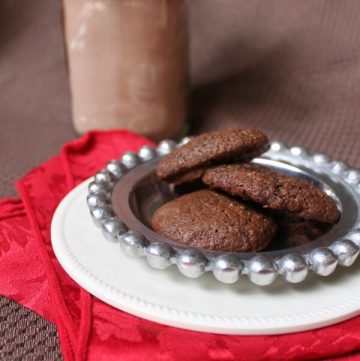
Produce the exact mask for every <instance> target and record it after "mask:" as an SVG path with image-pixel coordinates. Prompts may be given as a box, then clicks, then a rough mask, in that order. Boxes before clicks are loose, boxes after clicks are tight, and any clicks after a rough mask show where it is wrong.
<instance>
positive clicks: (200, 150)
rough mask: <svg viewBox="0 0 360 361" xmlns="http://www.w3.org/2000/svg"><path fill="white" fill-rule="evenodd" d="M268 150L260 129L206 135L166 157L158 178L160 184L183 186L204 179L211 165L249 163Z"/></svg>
mask: <svg viewBox="0 0 360 361" xmlns="http://www.w3.org/2000/svg"><path fill="white" fill-rule="evenodd" d="M268 147H269V141H268V138H267V137H266V135H265V134H263V133H262V132H261V131H259V130H257V129H238V128H235V129H224V130H218V131H214V132H211V133H204V134H202V135H199V136H198V137H195V138H193V139H192V140H191V141H190V142H189V143H187V144H185V145H183V146H181V147H179V148H177V149H175V150H174V151H173V152H172V153H170V154H169V155H167V156H166V157H164V158H163V159H162V160H161V161H160V163H159V165H158V167H157V170H156V174H157V176H158V178H159V180H165V181H167V182H172V183H184V182H188V181H192V180H194V179H197V178H201V176H202V175H203V173H204V171H205V169H206V168H207V167H209V166H211V165H214V164H220V163H229V162H234V161H248V160H251V159H252V158H254V157H257V156H259V155H260V154H262V153H263V152H265V151H266V150H267V149H268Z"/></svg>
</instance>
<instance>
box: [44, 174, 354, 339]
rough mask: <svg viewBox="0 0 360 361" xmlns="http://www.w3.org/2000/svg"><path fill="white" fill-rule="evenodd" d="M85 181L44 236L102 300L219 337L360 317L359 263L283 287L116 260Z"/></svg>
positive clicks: (302, 327)
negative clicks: (97, 222) (193, 275)
mask: <svg viewBox="0 0 360 361" xmlns="http://www.w3.org/2000/svg"><path fill="white" fill-rule="evenodd" d="M88 183H89V181H86V182H84V183H82V184H81V185H79V186H78V187H77V188H75V189H74V190H73V191H72V192H70V193H69V194H68V195H67V196H66V197H65V198H64V200H63V201H62V202H61V203H60V205H59V207H58V208H57V210H56V212H55V215H54V217H53V220H52V226H51V236H52V244H53V248H54V251H55V254H56V256H57V258H58V260H59V262H60V263H61V265H62V266H63V267H64V269H65V271H66V272H67V273H68V274H69V275H70V276H71V277H72V278H73V279H74V280H75V281H76V282H77V283H78V284H79V285H80V286H82V287H83V288H85V289H86V290H87V291H89V292H90V293H91V294H93V295H95V296H96V297H98V298H99V299H101V300H103V301H104V302H106V303H108V304H110V305H112V306H114V307H116V308H119V309H121V310H124V311H126V312H129V313H132V314H134V315H137V316H139V317H143V318H146V319H149V320H152V321H156V322H159V323H163V324H166V325H171V326H176V327H180V328H185V329H190V330H196V331H204V332H215V333H224V334H239V335H240V334H241V335H245V334H247V335H259V334H279V333H288V332H296V331H304V330H310V329H314V328H318V327H322V326H326V325H330V324H333V323H336V322H339V321H342V320H345V319H348V318H350V317H352V316H355V315H357V314H359V313H360V287H359V283H360V272H359V271H360V270H359V268H360V263H359V262H357V263H356V264H355V265H354V266H352V267H350V268H346V269H341V270H340V269H339V270H338V271H337V272H336V273H335V274H333V275H331V276H329V277H326V278H319V277H317V276H315V275H314V274H311V275H309V276H308V278H307V279H306V281H305V282H303V283H301V284H297V285H290V284H287V283H285V282H283V281H282V280H278V281H276V282H274V283H273V284H272V285H271V286H267V287H263V288H262V287H259V286H255V285H253V284H251V283H250V282H249V281H248V280H247V279H246V278H245V277H244V278H243V279H240V281H239V282H238V283H236V284H233V285H226V284H221V283H219V282H218V281H216V280H215V279H214V278H213V276H212V274H210V273H206V274H204V275H203V276H201V277H200V278H198V279H189V278H186V277H184V276H182V275H181V274H180V273H179V272H178V271H177V270H176V269H175V268H174V266H171V267H170V269H168V270H167V272H164V271H161V270H155V269H153V268H151V267H150V266H149V265H148V264H147V263H146V262H144V260H143V259H141V258H139V259H135V258H134V259H132V258H129V257H128V256H126V255H124V254H122V252H121V249H120V246H119V245H118V244H115V243H110V242H108V241H106V240H105V238H104V237H103V235H102V232H101V230H100V229H99V228H96V227H95V225H94V224H93V222H92V219H91V217H90V215H89V210H88V207H87V204H86V195H87V185H88Z"/></svg>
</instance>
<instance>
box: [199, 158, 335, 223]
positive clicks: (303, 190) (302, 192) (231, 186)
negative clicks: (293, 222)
mask: <svg viewBox="0 0 360 361" xmlns="http://www.w3.org/2000/svg"><path fill="white" fill-rule="evenodd" d="M202 179H203V182H204V183H205V184H207V185H208V186H210V187H211V188H215V189H219V190H221V191H224V192H226V193H229V194H231V195H233V196H238V197H240V198H242V199H245V200H250V201H252V202H254V203H257V204H260V205H262V206H263V207H266V208H269V209H273V210H278V211H281V212H284V213H289V214H291V215H294V216H297V217H299V218H304V219H311V220H315V221H319V222H325V223H329V224H334V223H336V222H337V221H338V219H339V216H340V214H339V211H338V209H337V207H336V204H335V202H334V201H333V200H332V199H331V198H330V197H329V196H328V195H327V194H325V193H324V192H322V191H321V190H320V189H318V188H317V187H315V186H314V185H312V184H311V183H309V182H307V181H305V180H303V179H300V178H297V177H291V176H288V175H285V174H282V173H279V172H275V171H273V170H271V169H269V168H266V167H264V166H261V165H259V164H252V163H249V164H231V165H222V166H218V167H214V168H211V169H208V170H207V171H206V172H205V174H204V176H203V178H202Z"/></svg>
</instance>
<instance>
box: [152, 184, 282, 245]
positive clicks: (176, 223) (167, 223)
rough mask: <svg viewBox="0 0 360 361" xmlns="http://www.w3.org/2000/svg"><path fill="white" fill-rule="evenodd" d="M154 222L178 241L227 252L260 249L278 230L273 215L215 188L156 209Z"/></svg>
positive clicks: (169, 236)
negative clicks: (216, 190) (240, 201)
mask: <svg viewBox="0 0 360 361" xmlns="http://www.w3.org/2000/svg"><path fill="white" fill-rule="evenodd" d="M151 225H152V227H153V229H154V230H155V231H156V232H157V233H159V234H161V235H162V236H164V237H166V238H169V239H172V240H174V241H178V242H181V243H185V244H188V245H191V246H193V247H200V248H205V249H210V250H215V251H225V252H255V251H260V250H262V249H264V248H265V247H266V246H267V245H268V243H269V242H270V241H271V239H272V238H273V237H274V235H275V234H276V231H277V225H276V223H275V222H274V221H273V220H272V219H271V218H270V217H268V216H266V215H264V214H262V213H261V212H259V211H256V210H255V209H253V208H252V207H249V206H247V205H245V204H242V203H239V202H237V201H235V200H233V199H231V198H229V197H227V196H224V195H221V194H218V193H216V192H214V191H211V190H200V191H196V192H193V193H189V194H186V195H183V196H180V197H178V198H176V199H174V200H172V201H170V202H168V203H166V204H164V205H163V206H161V207H160V208H158V209H157V210H156V211H155V214H154V215H153V218H152V221H151Z"/></svg>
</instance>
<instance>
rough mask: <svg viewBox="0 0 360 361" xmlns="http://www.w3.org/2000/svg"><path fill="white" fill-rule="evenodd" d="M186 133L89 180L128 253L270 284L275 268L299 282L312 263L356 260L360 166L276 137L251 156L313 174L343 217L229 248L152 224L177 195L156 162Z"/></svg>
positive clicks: (97, 207) (109, 227)
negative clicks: (320, 229) (282, 239)
mask: <svg viewBox="0 0 360 361" xmlns="http://www.w3.org/2000/svg"><path fill="white" fill-rule="evenodd" d="M188 141H189V138H184V139H182V141H181V142H179V143H175V142H174V141H172V140H164V141H162V142H160V143H159V145H158V147H157V148H156V149H154V148H151V147H150V146H144V147H142V148H141V149H140V150H139V152H137V153H134V152H126V153H125V154H124V155H123V156H122V157H121V159H119V160H111V161H110V162H109V163H108V164H107V165H106V167H105V168H104V169H102V170H101V171H99V172H98V173H97V174H96V175H95V177H94V179H93V181H92V182H91V183H90V184H89V188H88V196H87V203H88V206H89V209H90V214H91V216H92V218H93V220H94V222H95V225H96V226H98V227H101V228H102V230H103V233H104V236H105V238H106V239H107V240H108V241H111V242H118V243H119V244H120V246H121V249H122V251H123V252H124V253H125V254H127V255H129V256H131V257H145V258H146V259H147V262H148V263H149V264H150V265H151V266H152V267H154V268H157V269H166V268H167V267H169V266H171V265H172V264H174V265H176V266H177V268H178V269H179V271H180V272H181V273H182V274H183V275H185V276H186V277H190V278H196V277H199V276H200V275H201V274H203V273H204V272H212V273H213V275H214V277H215V278H216V279H217V280H218V281H220V282H222V283H235V282H237V281H238V280H239V279H241V277H242V276H247V277H248V278H249V279H250V281H251V282H252V283H254V284H256V285H259V286H266V285H269V284H271V283H272V282H274V280H275V279H276V277H277V276H281V277H282V278H283V279H284V280H285V281H286V282H289V283H300V282H302V281H304V280H305V278H306V277H307V275H308V273H309V271H313V272H315V273H316V274H317V275H319V276H328V275H330V274H332V273H333V272H334V271H335V269H336V267H337V266H342V267H349V266H351V265H352V264H353V263H354V262H355V260H356V258H357V257H358V255H359V247H360V171H359V170H355V169H350V168H349V167H348V166H347V165H346V164H345V163H344V162H341V161H334V160H331V159H330V158H329V157H328V156H327V155H324V154H313V155H311V154H308V152H307V151H306V150H305V149H304V148H303V147H298V146H297V147H291V148H289V147H287V146H286V145H285V144H284V143H282V142H277V141H276V142H272V143H271V148H270V150H269V151H268V152H266V153H265V154H263V155H262V156H261V157H260V158H256V159H255V160H253V161H254V162H256V163H259V164H263V165H265V166H267V167H270V168H273V169H276V170H278V171H280V172H282V173H286V174H289V175H293V176H297V177H301V178H304V179H307V180H308V181H310V182H312V183H313V184H315V185H316V186H317V187H319V188H320V189H322V190H323V191H324V192H326V193H327V194H328V195H329V196H330V197H332V198H333V199H334V201H335V202H336V204H337V206H338V208H339V210H340V211H341V218H340V221H339V222H338V223H337V224H336V225H335V226H333V227H332V228H331V229H330V230H329V231H328V232H327V233H325V234H324V235H322V236H321V237H319V238H318V239H316V240H314V241H312V242H309V243H307V244H305V245H302V246H297V247H288V246H286V244H285V245H284V247H283V248H282V249H279V250H275V251H264V252H258V253H228V252H215V251H209V250H205V249H199V248H192V247H189V246H187V245H183V244H181V243H178V242H174V241H172V240H169V239H166V238H164V237H162V236H160V235H159V234H157V233H155V232H154V231H152V229H151V228H150V226H149V224H150V219H151V216H152V214H153V213H154V211H155V210H156V209H157V208H158V207H159V206H161V205H162V204H164V203H165V202H167V201H168V200H170V199H172V198H174V193H173V191H172V189H171V187H169V186H168V185H167V184H165V183H161V182H159V181H157V179H156V177H155V169H156V166H157V164H158V162H159V161H160V159H161V157H163V156H164V155H166V154H169V153H170V152H171V151H172V150H173V149H175V148H176V147H178V146H181V145H183V144H185V143H186V142H188ZM99 247H101V246H99ZM119 251H120V250H119Z"/></svg>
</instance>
